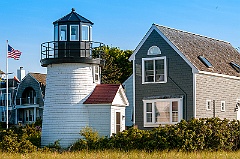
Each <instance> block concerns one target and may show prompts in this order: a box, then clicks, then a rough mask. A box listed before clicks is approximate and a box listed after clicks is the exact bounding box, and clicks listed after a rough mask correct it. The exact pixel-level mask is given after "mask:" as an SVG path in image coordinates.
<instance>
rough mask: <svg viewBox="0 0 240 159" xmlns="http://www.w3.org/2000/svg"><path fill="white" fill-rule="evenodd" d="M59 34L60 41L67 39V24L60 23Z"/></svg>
mask: <svg viewBox="0 0 240 159" xmlns="http://www.w3.org/2000/svg"><path fill="white" fill-rule="evenodd" d="M59 35H60V39H59V40H60V41H67V25H60V30H59Z"/></svg>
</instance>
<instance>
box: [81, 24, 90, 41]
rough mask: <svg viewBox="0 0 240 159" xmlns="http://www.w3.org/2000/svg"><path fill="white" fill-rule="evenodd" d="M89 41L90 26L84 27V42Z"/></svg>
mask: <svg viewBox="0 0 240 159" xmlns="http://www.w3.org/2000/svg"><path fill="white" fill-rule="evenodd" d="M88 40H89V26H88V25H82V41H88Z"/></svg>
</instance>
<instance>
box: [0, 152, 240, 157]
mask: <svg viewBox="0 0 240 159" xmlns="http://www.w3.org/2000/svg"><path fill="white" fill-rule="evenodd" d="M0 158H1V159H78V158H79V159H80V158H85V159H102V158H107V159H125V158H126V159H130V158H132V159H142V158H146V159H190V158H191V159H202V158H207V159H239V158H240V151H237V152H225V151H218V152H191V153H184V152H176V151H170V152H166V151H163V152H161V151H158V152H152V153H147V152H143V151H130V152H122V151H110V150H107V151H96V152H93V151H79V152H64V153H55V152H35V153H28V154H19V153H17V154H14V153H12V154H11V153H0Z"/></svg>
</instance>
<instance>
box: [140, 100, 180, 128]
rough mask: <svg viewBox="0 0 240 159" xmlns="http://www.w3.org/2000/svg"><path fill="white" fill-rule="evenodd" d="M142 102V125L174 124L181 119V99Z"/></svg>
mask: <svg viewBox="0 0 240 159" xmlns="http://www.w3.org/2000/svg"><path fill="white" fill-rule="evenodd" d="M143 102H144V114H145V115H144V125H145V126H158V125H159V124H175V123H177V122H180V120H181V118H182V112H181V111H182V98H177V99H156V100H147V101H143Z"/></svg>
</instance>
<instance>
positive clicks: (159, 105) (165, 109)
mask: <svg viewBox="0 0 240 159" xmlns="http://www.w3.org/2000/svg"><path fill="white" fill-rule="evenodd" d="M169 108H170V102H156V103H155V122H156V123H159V122H170V112H169Z"/></svg>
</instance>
